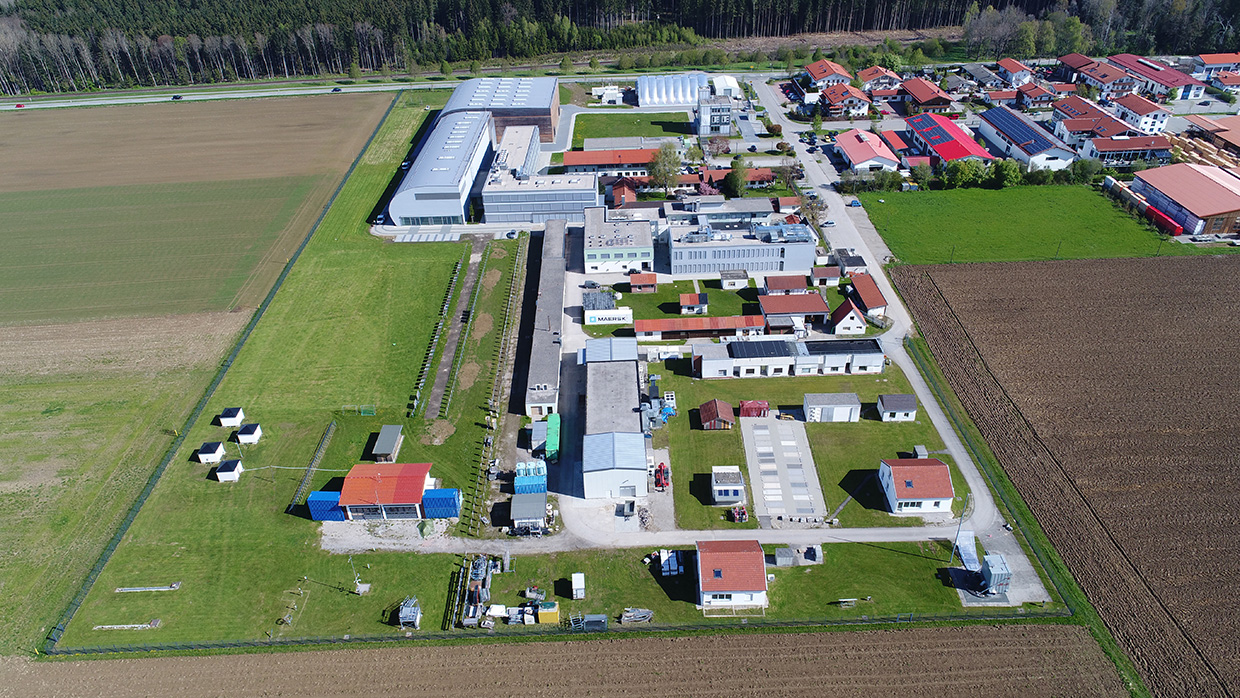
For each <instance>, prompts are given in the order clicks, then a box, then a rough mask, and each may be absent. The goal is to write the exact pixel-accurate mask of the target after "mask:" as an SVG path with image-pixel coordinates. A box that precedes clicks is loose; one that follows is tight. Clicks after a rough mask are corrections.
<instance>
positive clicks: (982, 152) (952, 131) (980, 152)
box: [904, 114, 994, 162]
mask: <svg viewBox="0 0 1240 698" xmlns="http://www.w3.org/2000/svg"><path fill="white" fill-rule="evenodd" d="M904 121H905V123H907V124H908V125H909V131H910V133H911V134H912V137H913V140H914V141H915V142H916V143H917V145H918V147H919V148H920V149H921V150H922V151H923V152H929V153H930V154H933V155H935V156H937V157H938V158H939V161H940V162H950V161H952V160H961V159H964V158H978V159H980V160H993V159H994V156H993V155H991V154H990V153H989V152H987V151H986V149H985V148H983V147H982V146H981V145H980V144H978V143H977V141H974V140H973V138H972V137H971V136H970V135H969V134H967V133H965V132H964V131H963V130H962V129H961V128H960V127H959V126H957V125H956V123H955V122H954V121H952V120H951V119H949V118H947V117H945V116H943V115H941V114H918V115H917V116H910V117H907V118H905V119H904Z"/></svg>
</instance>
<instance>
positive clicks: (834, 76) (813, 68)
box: [805, 58, 853, 87]
mask: <svg viewBox="0 0 1240 698" xmlns="http://www.w3.org/2000/svg"><path fill="white" fill-rule="evenodd" d="M805 72H806V74H807V75H809V79H810V80H812V81H813V82H814V84H815V85H819V86H820V87H821V86H822V85H831V84H835V83H840V82H843V83H848V82H852V77H853V76H852V73H850V72H848V71H847V70H844V66H842V65H840V64H839V63H836V62H834V61H829V60H827V59H825V58H824V59H822V60H821V61H814V62H813V63H810V64H809V65H807V66H805Z"/></svg>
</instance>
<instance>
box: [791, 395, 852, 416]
mask: <svg viewBox="0 0 1240 698" xmlns="http://www.w3.org/2000/svg"><path fill="white" fill-rule="evenodd" d="M803 408H804V410H805V421H807V422H858V421H861V399H860V398H858V397H857V394H856V393H806V394H805V398H804V401H803Z"/></svg>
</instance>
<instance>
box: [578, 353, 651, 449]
mask: <svg viewBox="0 0 1240 698" xmlns="http://www.w3.org/2000/svg"><path fill="white" fill-rule="evenodd" d="M639 393H640V390H639V386H638V384H637V362H636V361H599V362H591V363H588V364H586V430H585V433H586V434H604V433H607V432H611V431H622V432H640V431H641V430H642V429H641V415H640V414H639V413H638V409H639V407H640V405H641V400H640V395H639Z"/></svg>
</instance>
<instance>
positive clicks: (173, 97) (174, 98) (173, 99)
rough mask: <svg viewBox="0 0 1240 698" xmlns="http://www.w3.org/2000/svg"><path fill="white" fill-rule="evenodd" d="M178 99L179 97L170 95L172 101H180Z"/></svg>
mask: <svg viewBox="0 0 1240 698" xmlns="http://www.w3.org/2000/svg"><path fill="white" fill-rule="evenodd" d="M180 99H181V95H172V101H174V102H177V101H180Z"/></svg>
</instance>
